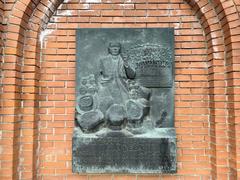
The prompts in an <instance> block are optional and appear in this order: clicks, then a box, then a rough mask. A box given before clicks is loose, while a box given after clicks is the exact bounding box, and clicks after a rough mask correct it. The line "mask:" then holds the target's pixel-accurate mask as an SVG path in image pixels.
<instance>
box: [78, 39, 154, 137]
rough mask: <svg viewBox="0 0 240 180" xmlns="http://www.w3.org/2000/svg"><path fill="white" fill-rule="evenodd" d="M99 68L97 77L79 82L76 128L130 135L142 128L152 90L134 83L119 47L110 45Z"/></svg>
mask: <svg viewBox="0 0 240 180" xmlns="http://www.w3.org/2000/svg"><path fill="white" fill-rule="evenodd" d="M99 64H100V66H99V73H98V74H97V75H96V74H90V75H89V76H86V77H82V78H81V80H80V89H79V95H78V97H77V105H76V122H77V124H78V125H79V127H80V128H81V129H82V131H83V132H85V133H91V132H96V131H98V130H99V129H100V127H106V128H109V129H111V130H121V129H125V128H126V129H128V130H129V131H132V132H134V129H138V128H141V126H142V123H143V121H144V119H145V117H146V116H147V115H148V113H149V98H150V96H151V90H150V89H149V88H146V87H143V86H141V85H139V83H138V82H137V81H136V79H135V76H136V71H135V69H134V67H133V66H132V64H130V63H129V62H128V59H124V58H123V57H122V56H121V44H120V43H116V42H113V43H109V47H108V55H107V56H105V57H103V58H101V59H100V62H99Z"/></svg>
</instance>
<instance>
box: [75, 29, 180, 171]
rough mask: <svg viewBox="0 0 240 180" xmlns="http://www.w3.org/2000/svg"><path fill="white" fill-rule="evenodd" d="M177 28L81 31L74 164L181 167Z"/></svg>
mask: <svg viewBox="0 0 240 180" xmlns="http://www.w3.org/2000/svg"><path fill="white" fill-rule="evenodd" d="M172 32H173V31H172V29H149V30H147V29H80V30H78V31H77V35H78V39H77V52H78V55H77V87H76V91H77V92H76V108H75V109H76V110H75V129H74V134H73V171H74V172H79V173H81V172H89V173H106V172H129V173H144V172H146V173H173V172H176V135H175V129H174V126H173V122H174V120H173V118H174V116H173V112H174V105H173V104H174V98H173V92H174V85H173V82H174V81H173V56H174V54H173V47H174V46H173V33H172ZM153 34H156V35H155V36H156V37H155V38H154V37H153ZM164 34H170V35H171V36H169V38H170V39H166V37H165V36H164ZM160 37H163V40H162V42H161V41H159V38H160ZM164 38H165V39H164ZM97 159H98V160H97Z"/></svg>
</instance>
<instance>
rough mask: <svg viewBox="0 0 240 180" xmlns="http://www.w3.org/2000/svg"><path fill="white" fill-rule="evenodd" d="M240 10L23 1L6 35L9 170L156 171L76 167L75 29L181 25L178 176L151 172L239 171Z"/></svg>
mask: <svg viewBox="0 0 240 180" xmlns="http://www.w3.org/2000/svg"><path fill="white" fill-rule="evenodd" d="M238 14H239V13H238V11H237V4H236V2H234V1H226V2H221V3H220V2H218V1H213V2H212V3H209V2H208V1H203V0H202V1H198V2H195V1H189V2H188V1H185V2H184V1H182V0H171V1H164V0H162V1H157V0H150V1H147V2H146V1H141V0H136V1H125V2H124V1H121V0H116V1H102V2H97V1H84V2H79V1H76V0H70V1H68V2H67V1H66V2H60V1H45V0H44V1H17V2H16V3H15V4H14V5H13V7H12V10H11V11H10V12H9V16H8V19H9V21H8V22H9V23H8V25H7V26H6V30H5V32H4V33H5V34H6V41H5V44H4V56H3V60H4V64H3V76H2V77H3V78H2V81H3V85H4V86H3V93H2V99H1V104H2V105H3V111H2V112H3V116H2V117H3V118H2V119H3V120H2V121H3V131H2V132H3V133H2V142H3V143H2V144H3V146H2V147H3V153H4V155H5V157H8V158H2V159H1V160H2V161H1V163H2V165H4V164H5V165H6V164H7V166H2V167H3V168H1V171H2V172H3V173H1V176H2V177H4V178H5V179H7V178H9V179H11V178H14V179H36V178H37V179H54V178H56V179H71V178H72V179H74V178H80V177H81V178H83V179H87V178H90V179H94V178H95V179H100V178H102V179H112V178H113V179H118V178H122V179H126V178H131V179H136V178H137V179H147V178H150V176H151V175H150V176H148V177H146V176H141V175H134V176H129V177H126V176H118V175H112V174H111V175H107V176H93V175H84V176H79V175H73V174H72V173H71V135H72V128H73V113H74V100H75V95H74V92H75V89H74V85H75V79H74V78H75V52H76V51H75V42H74V41H75V28H77V27H99V28H101V27H174V28H175V42H176V47H175V52H176V57H175V63H176V81H175V84H176V91H175V92H176V101H175V106H176V109H175V112H176V116H175V126H176V129H177V135H178V173H177V174H176V175H173V176H159V175H157V176H156V175H155V176H152V177H151V178H156V179H161V178H163V179H164V178H172V179H191V178H192V179H211V178H212V179H216V178H221V179H227V178H232V179H234V178H237V177H238V174H237V170H238V156H237V155H238V153H237V147H238V142H237V140H236V137H237V135H238V134H237V131H236V130H237V128H238V122H237V121H238V117H237V116H238V115H239V114H238V113H239V111H238V108H239V107H238V106H237V101H239V96H238V95H237V94H238V89H237V87H238V86H239V80H238V76H237V75H238V74H239V72H238V71H239V69H240V68H239V64H238V63H239V62H238V61H237V59H238V55H239V54H238V52H239V51H238V47H239V46H238V45H239V35H238V34H239V31H238V30H239V24H238V23H239V19H237V17H238ZM3 153H2V154H3Z"/></svg>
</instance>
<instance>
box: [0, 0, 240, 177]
mask: <svg viewBox="0 0 240 180" xmlns="http://www.w3.org/2000/svg"><path fill="white" fill-rule="evenodd" d="M32 3H33V2H32V1H29V2H28V3H26V4H23V3H22V2H21V1H18V2H17V3H16V4H15V6H14V9H20V10H21V9H24V11H22V13H21V14H15V13H12V15H13V16H14V17H16V19H15V20H11V21H12V22H10V25H11V24H12V25H19V27H20V28H19V30H18V32H17V33H14V36H11V35H12V33H11V30H9V33H7V40H9V41H8V43H6V44H5V48H4V53H5V54H6V55H10V56H11V57H12V58H11V59H8V58H7V57H6V58H5V59H4V61H5V63H6V62H9V63H15V64H18V63H16V62H19V61H21V58H20V57H22V52H23V33H22V31H23V30H24V29H25V30H26V29H29V32H28V33H27V38H26V41H25V42H27V44H28V45H30V46H29V47H26V48H25V49H24V66H23V68H22V70H17V71H16V69H19V68H20V66H18V65H16V67H15V69H14V70H13V71H12V72H14V76H10V78H11V79H13V80H14V81H13V83H12V84H18V83H17V81H18V79H19V78H23V79H25V78H26V77H27V76H28V75H30V78H29V79H32V80H30V81H31V82H30V81H29V84H27V83H26V84H23V85H22V89H21V91H20V92H21V93H22V94H23V95H22V97H21V99H22V100H23V102H26V103H27V104H28V105H27V106H25V107H24V108H23V109H22V114H23V119H25V120H27V121H29V122H28V123H26V126H25V125H21V127H28V128H29V129H32V128H34V127H36V124H35V122H36V117H35V113H36V110H37V109H35V108H30V109H29V106H32V105H34V104H35V103H34V102H35V100H36V97H37V91H38V87H37V85H38V77H37V76H36V75H37V74H38V73H37V72H38V70H39V66H38V64H37V62H36V61H35V60H37V59H38V56H39V50H38V48H36V47H39V44H38V36H39V33H40V31H41V29H42V27H44V26H45V24H47V22H48V21H47V19H48V16H47V15H48V14H51V13H50V12H53V11H54V7H57V5H58V3H60V2H59V1H53V2H50V1H48V3H47V2H45V1H41V2H38V3H36V4H32ZM188 3H189V4H190V5H191V4H192V7H193V9H194V10H195V12H196V15H198V17H199V19H200V20H201V22H202V25H203V28H204V30H205V33H206V35H207V42H208V43H209V47H210V48H211V49H212V51H211V50H210V51H209V54H208V55H209V59H208V60H209V62H211V63H212V64H213V66H214V67H211V68H210V69H209V72H211V73H209V74H215V73H218V68H219V67H220V66H221V67H222V68H224V64H221V61H224V54H223V52H224V51H225V49H224V48H225V45H224V42H221V41H222V40H220V37H221V36H222V32H221V26H218V25H216V22H221V21H219V20H218V18H217V16H216V15H215V17H214V16H213V17H211V18H209V17H208V16H207V15H206V14H207V13H209V11H207V10H206V9H208V8H210V9H211V10H210V11H211V13H209V14H214V13H216V14H217V11H215V10H214V9H215V8H214V7H215V6H216V5H215V2H214V3H213V7H210V6H209V4H208V3H206V2H205V1H198V2H197V3H196V2H194V1H191V2H188ZM53 4H56V6H54V5H53ZM194 5H197V6H194ZM22 6H24V8H23V7H22ZM33 6H36V8H34V9H31V8H30V7H33ZM216 7H217V6H216ZM29 8H30V9H31V10H29ZM45 10H47V11H46V12H49V13H44V11H45ZM13 12H14V10H13ZM33 12H34V13H33ZM221 12H222V11H221ZM236 12H237V11H236ZM26 14H28V16H27V17H29V18H30V17H31V18H30V21H29V22H30V23H29V27H27V28H26V22H24V21H22V20H23V19H24V18H23V17H26ZM46 14H47V15H46ZM38 17H40V18H38ZM13 19H14V18H13ZM42 20H44V21H45V20H46V22H44V21H42ZM41 22H43V23H41ZM10 27H11V26H10ZM22 27H24V28H23V29H22ZM230 29H231V28H230ZM224 33H225V32H224ZM230 33H231V32H230ZM16 36H17V38H16ZM218 38H219V40H218ZM14 39H17V40H16V41H12V40H14ZM225 40H226V39H225ZM227 40H228V39H227ZM10 42H11V43H13V44H10ZM230 44H231V41H230ZM234 45H235V44H234ZM13 60H14V61H13ZM219 63H220V65H219ZM215 65H216V66H215ZM5 69H6V70H9V69H8V68H5ZM10 71H11V69H10ZM18 72H21V73H22V75H21V76H19V75H18ZM31 76H32V77H31ZM210 76H212V75H210ZM210 78H211V77H210ZM4 79H5V80H8V76H7V75H6V76H5V77H4ZM221 80H222V79H220V80H219V79H218V78H217V77H215V76H214V77H213V78H212V79H210V81H212V85H211V86H212V87H215V86H214V83H215V82H216V81H218V82H220V81H221ZM210 84H211V82H210ZM30 86H34V88H29V87H30ZM211 86H210V87H211ZM19 87H20V85H19ZM223 88H225V86H223ZM210 90H211V91H213V88H212V89H210ZM15 92H17V93H15ZM20 92H18V91H17V90H14V92H10V93H12V95H13V97H12V98H11V99H18V98H17V96H18V95H19V94H20ZM6 93H9V92H8V91H7V92H6ZM214 93H215V92H213V93H212V94H214ZM24 95H26V96H24ZM4 98H5V99H6V100H8V99H9V98H8V97H5V96H3V99H4ZM212 98H213V99H212V101H213V102H214V103H215V96H213V97H212ZM16 107H18V105H17V104H15V105H13V106H11V109H16ZM36 108H37V106H36ZM212 108H214V105H213V106H212ZM7 109H8V108H7ZM7 109H6V113H7V115H8V114H9V115H12V114H18V113H17V111H16V110H14V111H13V112H12V111H10V112H7ZM211 115H212V118H213V119H214V118H215V119H217V118H218V113H217V112H216V111H213V112H212V114H211ZM11 118H12V122H16V121H17V119H18V117H14V116H13V117H11ZM12 125H13V124H12ZM13 126H14V127H12V128H13V130H14V131H15V130H16V132H15V133H16V134H19V133H20V131H17V129H20V128H19V127H18V126H16V125H13ZM212 128H213V129H212V130H213V134H214V135H213V139H212V141H213V147H214V148H215V149H217V148H218V147H221V144H219V145H218V143H217V142H215V141H216V136H217V134H216V133H218V132H216V129H215V128H217V127H214V125H213V127H212ZM226 130H227V129H226ZM22 132H23V131H22ZM35 133H36V132H35ZM219 133H220V132H219ZM32 134H34V132H32V133H30V136H31V135H32ZM17 136H18V135H17ZM24 138H25V137H21V139H18V140H19V141H20V142H21V141H22V142H24ZM27 138H28V137H27V136H26V139H27ZM18 140H17V141H18ZM33 140H34V139H33ZM26 151H30V152H32V153H34V148H31V149H30V150H29V149H26ZM22 153H23V156H24V157H27V156H28V155H27V154H26V153H24V150H23V151H22ZM214 153H215V152H214ZM15 154H17V152H15ZM212 156H213V164H214V163H215V164H216V161H217V160H221V159H217V157H215V156H214V154H213V155H212ZM17 157H18V156H16V158H17ZM218 157H219V156H218ZM30 163H31V164H34V163H33V159H31V160H30ZM20 164H21V163H20ZM21 166H22V168H24V166H25V165H24V163H23V164H21ZM214 168H216V169H217V168H218V167H216V166H215V165H214ZM14 171H16V170H14ZM218 171H220V169H219V170H218ZM15 173H16V172H15ZM26 174H27V172H26ZM29 174H31V172H30V173H29V172H28V175H29ZM21 176H23V177H25V175H24V174H22V175H21ZM29 176H34V175H29Z"/></svg>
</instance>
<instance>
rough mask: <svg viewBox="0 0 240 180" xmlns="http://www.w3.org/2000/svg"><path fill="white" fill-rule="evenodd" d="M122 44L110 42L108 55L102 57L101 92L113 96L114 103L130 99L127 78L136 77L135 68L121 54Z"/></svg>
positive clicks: (105, 95) (103, 94) (104, 95)
mask: <svg viewBox="0 0 240 180" xmlns="http://www.w3.org/2000/svg"><path fill="white" fill-rule="evenodd" d="M120 53H121V44H120V43H109V47H108V55H107V56H106V57H103V58H102V59H100V79H99V82H100V92H99V93H100V94H101V96H102V97H107V96H108V97H109V96H111V101H112V103H114V104H124V103H125V101H126V100H127V99H128V96H129V95H128V89H127V82H126V81H127V79H134V78H135V70H134V69H133V68H132V67H131V66H130V65H129V64H128V62H127V61H126V60H123V59H122V57H121V56H120Z"/></svg>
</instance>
